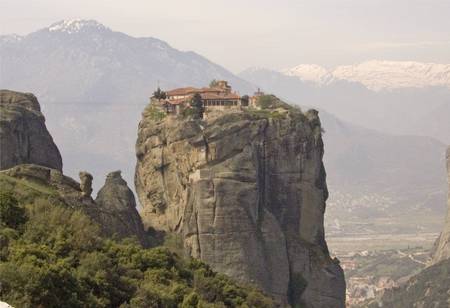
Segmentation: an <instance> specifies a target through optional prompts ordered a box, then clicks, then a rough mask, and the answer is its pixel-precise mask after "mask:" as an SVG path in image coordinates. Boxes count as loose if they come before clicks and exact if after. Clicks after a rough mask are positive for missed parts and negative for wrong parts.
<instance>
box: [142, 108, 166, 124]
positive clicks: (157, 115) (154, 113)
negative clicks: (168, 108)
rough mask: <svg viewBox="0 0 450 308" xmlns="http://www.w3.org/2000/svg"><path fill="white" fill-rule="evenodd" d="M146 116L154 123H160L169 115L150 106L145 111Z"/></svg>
mask: <svg viewBox="0 0 450 308" xmlns="http://www.w3.org/2000/svg"><path fill="white" fill-rule="evenodd" d="M145 116H146V117H149V118H150V119H151V120H153V121H156V122H159V121H161V120H163V119H164V118H165V117H166V116H167V114H166V113H165V112H164V111H161V110H160V109H158V108H157V107H155V106H151V105H150V106H148V107H147V108H146V109H145Z"/></svg>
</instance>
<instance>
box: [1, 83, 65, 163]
mask: <svg viewBox="0 0 450 308" xmlns="http://www.w3.org/2000/svg"><path fill="white" fill-rule="evenodd" d="M27 163H29V164H37V165H41V166H46V167H49V168H53V169H57V170H60V171H61V170H62V159H61V155H60V153H59V150H58V148H57V147H56V145H55V143H54V142H53V138H52V136H51V135H50V134H49V132H48V130H47V128H46V126H45V118H44V116H43V115H42V113H41V110H40V106H39V103H38V101H37V99H36V97H35V96H34V95H33V94H29V93H19V92H13V91H8V90H0V170H3V169H7V168H10V167H13V166H15V165H19V164H27Z"/></svg>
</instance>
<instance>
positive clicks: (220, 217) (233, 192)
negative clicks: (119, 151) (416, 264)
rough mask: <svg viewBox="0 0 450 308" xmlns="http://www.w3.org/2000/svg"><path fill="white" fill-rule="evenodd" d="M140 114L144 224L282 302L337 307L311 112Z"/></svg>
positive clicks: (338, 287) (316, 126)
mask: <svg viewBox="0 0 450 308" xmlns="http://www.w3.org/2000/svg"><path fill="white" fill-rule="evenodd" d="M150 110H151V109H150V107H149V108H148V109H147V110H146V111H145V112H144V113H143V119H142V121H141V123H140V125H139V134H138V140H137V145H136V150H137V159H138V162H137V167H136V177H135V182H136V189H137V193H138V197H139V199H140V202H141V204H142V206H143V208H144V210H143V213H142V215H143V221H144V224H145V226H146V227H152V228H155V229H157V230H164V231H168V232H177V233H179V234H181V235H182V238H183V243H184V248H185V251H186V252H187V253H188V254H190V255H191V256H193V257H195V258H200V259H202V260H203V261H205V262H207V263H209V264H210V265H211V266H212V267H213V268H214V269H215V270H217V271H219V272H222V273H225V274H228V275H229V276H231V277H234V278H235V279H238V280H240V281H245V282H251V283H256V284H258V285H259V286H260V287H262V288H263V289H264V290H265V291H267V292H269V293H270V294H272V295H273V296H274V297H276V298H277V299H278V300H279V301H280V302H281V303H282V304H286V303H287V302H288V301H289V302H290V303H291V304H297V303H302V304H304V305H305V306H306V307H344V306H345V304H344V301H345V282H344V276H343V272H342V269H341V268H340V266H339V265H338V262H337V261H336V260H332V259H331V258H330V256H329V254H328V249H327V245H326V242H325V238H324V227H323V217H324V211H325V200H326V199H327V197H328V192H327V186H326V181H325V170H324V166H323V163H322V155H323V143H322V138H321V128H320V120H319V118H318V115H317V112H316V111H310V112H308V113H306V114H302V113H301V112H300V111H298V110H295V109H292V108H287V107H283V108H281V109H278V111H277V112H276V113H271V112H250V111H245V112H244V111H243V112H233V113H224V114H222V115H219V116H216V117H211V118H210V119H208V120H206V121H201V122H200V121H194V120H189V119H181V118H174V117H171V116H169V117H166V118H164V119H163V120H159V119H158V118H156V117H154V115H153V113H152V112H151V111H150Z"/></svg>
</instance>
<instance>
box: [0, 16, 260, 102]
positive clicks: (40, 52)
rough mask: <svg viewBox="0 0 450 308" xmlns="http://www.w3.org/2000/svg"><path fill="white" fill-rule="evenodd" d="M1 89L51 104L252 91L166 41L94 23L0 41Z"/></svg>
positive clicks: (74, 23) (80, 22)
mask: <svg viewBox="0 0 450 308" xmlns="http://www.w3.org/2000/svg"><path fill="white" fill-rule="evenodd" d="M0 40H1V42H2V44H1V48H0V58H1V59H2V65H1V67H0V69H1V71H0V86H1V87H2V88H12V89H16V90H24V91H32V92H34V93H35V94H36V95H37V96H38V97H40V98H41V99H44V100H46V101H51V102H57V101H67V100H68V99H69V100H70V101H83V102H97V103H98V102H102V103H106V102H108V103H112V102H123V101H133V102H142V101H146V100H147V98H148V96H149V95H150V94H151V93H152V91H153V90H154V88H155V87H156V85H157V83H158V82H159V84H160V85H161V86H162V87H165V88H171V87H177V86H183V85H187V84H191V85H195V86H204V85H207V84H208V83H209V81H210V80H212V79H226V80H229V82H230V83H231V85H232V86H233V87H234V88H236V89H238V90H240V91H242V92H247V93H249V92H251V91H252V90H253V88H252V86H251V85H250V84H249V83H247V82H245V81H243V80H242V79H240V78H237V77H236V76H235V75H233V74H232V73H231V72H229V71H228V70H226V69H225V68H223V67H221V66H219V65H217V64H215V63H212V62H211V61H209V60H208V59H206V58H204V57H202V56H200V55H198V54H196V53H195V52H191V51H187V52H185V51H180V50H177V49H175V48H173V47H171V46H170V45H169V44H167V43H166V42H164V41H162V40H159V39H156V38H152V37H143V38H135V37H132V36H129V35H126V34H124V33H120V32H115V31H113V30H111V29H109V28H108V27H106V26H104V25H102V24H100V23H98V22H96V21H94V20H81V19H75V20H65V21H59V22H57V23H54V24H52V25H50V26H49V27H46V28H44V29H41V30H38V31H36V32H33V33H31V34H28V35H26V36H22V37H19V36H11V35H8V36H0Z"/></svg>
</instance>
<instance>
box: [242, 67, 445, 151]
mask: <svg viewBox="0 0 450 308" xmlns="http://www.w3.org/2000/svg"><path fill="white" fill-rule="evenodd" d="M239 76H241V77H242V78H244V79H246V80H248V81H250V82H252V83H254V84H256V85H258V86H259V87H261V88H262V89H263V90H265V91H267V92H273V93H279V95H280V96H282V97H283V98H285V99H286V100H288V101H291V102H300V103H301V104H303V105H308V106H314V107H317V108H322V109H324V110H326V111H328V112H330V113H332V114H333V115H335V116H337V117H339V118H341V119H343V120H346V121H348V122H350V123H354V124H357V125H360V126H362V127H367V128H371V129H375V130H378V131H381V132H385V133H388V134H395V135H422V136H429V137H433V138H436V139H438V140H440V141H441V142H444V143H446V144H450V121H448V119H449V118H450V83H448V80H450V79H449V78H448V77H449V76H450V70H449V65H441V64H425V63H415V62H387V61H369V62H366V63H362V64H359V65H354V66H341V67H338V68H336V69H335V70H334V71H327V70H325V69H324V68H322V67H320V66H316V65H300V66H297V67H294V68H292V69H289V70H283V71H274V70H270V69H264V68H256V69H255V68H251V69H247V70H245V71H243V72H241V73H240V74H239ZM374 88H376V90H375V89H374Z"/></svg>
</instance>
